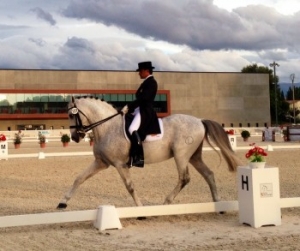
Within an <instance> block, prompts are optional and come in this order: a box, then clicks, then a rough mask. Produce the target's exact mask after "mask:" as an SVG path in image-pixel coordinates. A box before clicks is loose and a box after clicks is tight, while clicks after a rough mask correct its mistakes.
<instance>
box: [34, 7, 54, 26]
mask: <svg viewBox="0 0 300 251" xmlns="http://www.w3.org/2000/svg"><path fill="white" fill-rule="evenodd" d="M31 11H32V12H34V13H35V14H36V15H37V17H38V18H40V19H42V20H44V21H46V22H48V23H49V24H51V25H55V24H56V21H55V19H54V18H53V16H52V15H51V14H50V13H49V12H46V11H44V10H43V9H41V8H39V7H37V8H33V9H31Z"/></svg>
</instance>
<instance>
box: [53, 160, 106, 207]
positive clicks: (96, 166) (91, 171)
mask: <svg viewBox="0 0 300 251" xmlns="http://www.w3.org/2000/svg"><path fill="white" fill-rule="evenodd" d="M106 168H107V166H106V165H105V164H104V163H103V162H100V161H99V160H97V161H96V160H95V161H94V162H93V163H92V164H91V165H90V166H89V167H88V168H87V169H85V170H84V171H83V172H82V173H80V174H79V175H78V176H77V177H76V179H75V181H74V183H73V185H72V186H71V188H70V189H69V190H68V191H67V192H66V194H65V195H64V197H63V198H62V199H61V201H60V202H59V204H58V206H57V208H59V209H63V208H66V207H67V201H68V200H69V199H71V197H72V196H73V194H74V193H75V191H76V190H77V188H78V187H79V186H80V185H81V184H82V183H83V182H84V181H85V180H87V179H88V178H90V177H92V176H94V175H95V174H96V173H98V172H99V171H100V170H103V169H106Z"/></svg>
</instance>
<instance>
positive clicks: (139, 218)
mask: <svg viewBox="0 0 300 251" xmlns="http://www.w3.org/2000/svg"><path fill="white" fill-rule="evenodd" d="M136 219H137V220H146V219H147V218H146V217H144V216H141V217H137V218H136Z"/></svg>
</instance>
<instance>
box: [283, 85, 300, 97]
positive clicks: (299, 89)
mask: <svg viewBox="0 0 300 251" xmlns="http://www.w3.org/2000/svg"><path fill="white" fill-rule="evenodd" d="M294 88H295V100H300V87H296V86H295V87H294ZM286 99H287V100H293V89H292V87H289V89H288V91H287V93H286Z"/></svg>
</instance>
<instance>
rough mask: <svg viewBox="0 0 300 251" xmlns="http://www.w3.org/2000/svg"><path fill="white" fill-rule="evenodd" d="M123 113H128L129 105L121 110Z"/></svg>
mask: <svg viewBox="0 0 300 251" xmlns="http://www.w3.org/2000/svg"><path fill="white" fill-rule="evenodd" d="M121 112H122V114H123V115H125V114H126V113H128V106H127V105H125V106H124V107H123V108H122V110H121Z"/></svg>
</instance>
